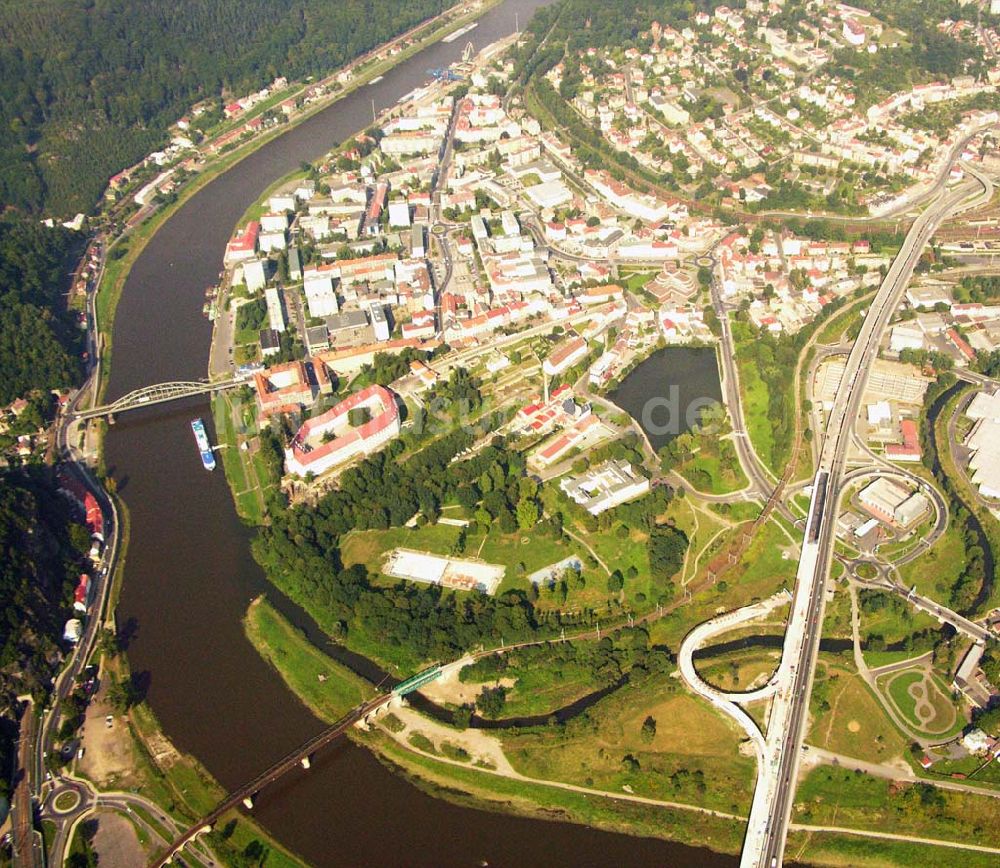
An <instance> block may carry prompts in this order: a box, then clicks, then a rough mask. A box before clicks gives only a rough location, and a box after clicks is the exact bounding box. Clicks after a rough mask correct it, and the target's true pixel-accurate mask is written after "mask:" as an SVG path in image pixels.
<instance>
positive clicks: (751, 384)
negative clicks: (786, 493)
mask: <svg viewBox="0 0 1000 868" xmlns="http://www.w3.org/2000/svg"><path fill="white" fill-rule="evenodd" d="M739 376H740V391H741V392H742V393H743V415H744V418H745V419H746V425H747V431H748V433H749V434H750V442H751V443H752V444H753V448H754V450H755V451H756V452H757V454H758V455H759V456H760V460H761V461H763V462H764V464H766V465H767V466H768V467H772V463H773V461H774V433H773V425H772V423H771V420H770V418H769V416H768V406H769V402H770V394H769V392H768V387H767V383H765V382H764V380H762V379H761V376H760V374H759V373H758V371H757V368H756V366H755V365H754V363H753V362H752V361H751V360H749V359H746V360H743V361H741V362H740V363H739ZM772 469H773V467H772Z"/></svg>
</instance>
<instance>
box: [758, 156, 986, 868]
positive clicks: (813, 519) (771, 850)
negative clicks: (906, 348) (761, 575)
mask: <svg viewBox="0 0 1000 868" xmlns="http://www.w3.org/2000/svg"><path fill="white" fill-rule="evenodd" d="M970 174H972V175H973V176H974V177H976V178H977V180H976V181H975V182H967V183H963V184H962V185H961V186H959V187H958V188H957V189H955V190H953V191H952V192H950V193H947V194H945V195H943V196H941V198H939V199H938V200H936V201H935V202H934V203H933V204H932V205H931V206H930V207H928V208H927V210H926V211H924V212H923V213H922V214H921V215H920V216H919V217H918V218H917V219H916V220H915V221H914V223H913V225H912V226H911V228H910V231H909V233H908V234H907V236H906V239H905V240H904V242H903V245H902V247H901V249H900V252H899V255H898V256H897V257H896V259H895V260H894V261H893V263H892V266H891V267H890V268H889V271H888V273H887V274H886V277H885V279H884V280H883V282H882V285H881V287H880V288H879V290H878V292H877V293H876V296H875V299H874V300H873V301H872V304H871V307H870V309H869V312H868V314H867V316H866V317H865V318H864V320H863V321H862V326H861V331H860V333H859V335H858V338H857V340H856V342H855V344H854V346H853V348H852V349H851V353H850V355H849V357H848V360H847V367H846V369H845V372H844V376H843V379H842V382H841V386H840V389H839V391H838V393H837V396H836V398H835V400H834V404H833V408H832V410H831V412H830V414H829V418H828V422H827V437H826V440H825V441H824V445H823V452H822V454H821V457H820V463H819V469H818V471H817V474H816V478H815V482H814V485H813V497H812V502H811V503H810V509H809V519H808V522H807V527H806V540H805V542H804V543H803V547H802V557H801V559H800V562H799V569H798V572H797V575H796V588H795V597H794V602H793V606H792V613H791V617H790V620H789V627H788V631H787V633H786V640H785V646H784V651H783V654H782V663H781V671H783V675H784V678H783V681H784V684H783V688H784V689H779V691H778V694H777V698H776V700H775V703H774V706H773V708H772V712H771V717H770V721H769V726H768V739H767V747H768V751H767V760H766V762H765V763H764V764H763V765H762V767H761V769H760V774H759V778H758V784H757V789H756V791H755V793H754V802H753V806H752V808H751V813H750V820H749V823H748V828H747V838H746V841H745V843H744V850H743V859H742V864H743V865H744V866H755V868H760V866H765V868H766V866H771V865H777V864H779V863H780V862H781V860H782V856H783V853H784V845H785V839H786V836H787V830H788V823H789V816H790V813H791V807H792V799H793V795H794V792H795V780H796V776H797V770H798V763H799V757H800V753H801V744H802V735H803V730H804V727H805V722H806V718H807V712H808V702H809V695H810V692H811V688H812V679H813V672H814V668H815V661H816V654H817V651H818V648H819V639H820V633H821V623H822V614H823V605H824V593H823V589H824V585H825V581H826V577H827V575H828V572H829V566H830V561H831V558H832V553H833V547H834V541H835V528H836V516H837V510H838V506H839V500H840V495H841V493H842V484H843V479H842V477H843V473H844V467H845V463H846V458H847V451H848V447H849V445H850V443H851V441H852V438H853V436H854V427H855V423H856V420H857V417H858V413H859V411H860V406H861V402H862V398H863V395H864V390H865V386H866V384H867V381H868V374H869V371H870V370H871V367H872V364H873V363H874V361H875V359H876V358H877V356H878V351H879V345H880V343H881V340H882V337H883V335H884V334H885V330H886V328H887V327H888V325H889V321H890V318H891V316H892V314H893V312H894V311H895V309H896V307H897V306H898V304H899V300H900V298H901V296H902V294H903V291H904V290H905V288H906V286H907V284H908V282H909V279H910V277H911V276H912V274H913V270H914V268H915V267H916V264H917V262H918V260H919V258H920V255H921V253H922V251H923V249H924V246H925V245H926V244H927V242H928V241H929V239H930V238H931V236H932V235H933V234H934V232H935V230H936V229H937V227H938V226H939V225H940V224H941V222H942V221H943V220H944V219H945V218H947V217H949V216H951V215H953V214H955V213H958V212H960V211H963V210H967V209H968V208H969V207H973V206H974V205H978V204H979V203H980V202H982V201H986V200H988V197H990V196H991V195H992V184H991V183H990V182H989V181H988V180H978V174H977V173H975V172H973V171H971V170H970ZM945 177H946V176H945ZM942 183H943V182H942ZM977 190H979V191H980V193H979V195H978V196H975V195H974V194H975V192H976V191H977ZM973 197H974V198H973Z"/></svg>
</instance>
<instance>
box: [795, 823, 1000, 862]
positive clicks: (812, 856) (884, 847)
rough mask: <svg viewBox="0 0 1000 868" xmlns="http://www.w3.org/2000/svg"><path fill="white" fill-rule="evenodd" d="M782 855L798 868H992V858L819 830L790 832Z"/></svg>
mask: <svg viewBox="0 0 1000 868" xmlns="http://www.w3.org/2000/svg"><path fill="white" fill-rule="evenodd" d="M785 853H786V855H787V856H788V858H789V860H794V861H795V863H796V864H802V865H832V866H837V868H913V866H916V865H919V866H920V868H954V866H955V865H956V864H957V863H958V864H961V865H962V868H995V866H996V855H995V854H991V853H977V852H976V851H974V850H958V849H955V848H954V847H948V846H935V845H932V844H920V843H918V842H916V841H887V840H884V839H879V838H868V837H864V836H861V835H845V834H838V833H836V832H824V831H821V830H816V831H809V830H797V829H793V830H792V831H791V832H789V834H788V842H787V845H786V847H785Z"/></svg>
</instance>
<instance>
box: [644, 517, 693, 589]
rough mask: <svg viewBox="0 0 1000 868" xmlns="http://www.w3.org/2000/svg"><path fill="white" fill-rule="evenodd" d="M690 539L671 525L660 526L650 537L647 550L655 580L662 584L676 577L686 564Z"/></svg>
mask: <svg viewBox="0 0 1000 868" xmlns="http://www.w3.org/2000/svg"><path fill="white" fill-rule="evenodd" d="M687 547H688V538H687V536H686V535H685V534H684V532H683V531H682V530H680V529H678V528H676V527H671V526H669V525H658V526H657V527H655V528H654V529H653V531H652V533H650V535H649V541H648V542H647V549H648V552H649V567H650V570H651V571H652V573H653V578H654V579H658V580H660V581H661V582H662V581H664V580H667V579H670V578H671V577H672V576H674V575H675V574H676V573H677V572H678V571H679V570H680V568H681V566H682V565H683V564H684V554H685V552H686V551H687Z"/></svg>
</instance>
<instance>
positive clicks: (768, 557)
mask: <svg viewBox="0 0 1000 868" xmlns="http://www.w3.org/2000/svg"><path fill="white" fill-rule="evenodd" d="M779 521H780V519H778V518H776V517H774V518H771V519H770V520H769V521H768V522H767V524H766V525H764V529H763V531H761V532H758V534H757V537H756V539H754V541H753V542H752V543H751V544H750V548H748V549H747V552H746V554H745V555H744V557H743V567H744V569H743V572H742V574H740V575H739V579H738V580H734V579H733V577H734V576H735V575H737V573H736V572H733V573H727V574H726V581H727V582H728V583H729V584H730V585H735V584H738V585H739V587H740V588H742V589H744V590H745V591H750V592H752V593H753V595H754V596H757V597H759V598H760V599H764V598H765V597H769V596H771V594H774V593H775V592H776V591H778V590H780V589H781V588H783V587H787V588H788V589H789V590H791V588H792V585H793V582H794V579H795V572H796V570H797V569H798V560H799V559H798V551H797V550H796V548H795V546H793V545H792V543H791V542H790V541H789V539H788V537H787V536H786V535H785V533H784V532H783V531H782V530H781V528H780V527H779V526H778V522H779ZM798 537H799V532H798V531H797V530H796V531H793V538H795V539H796V540H797V539H798Z"/></svg>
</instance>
